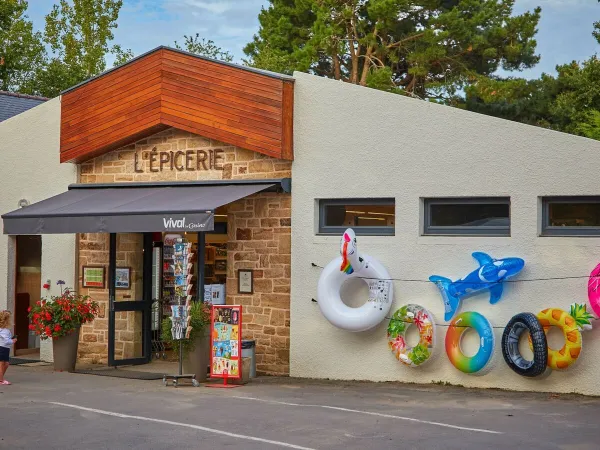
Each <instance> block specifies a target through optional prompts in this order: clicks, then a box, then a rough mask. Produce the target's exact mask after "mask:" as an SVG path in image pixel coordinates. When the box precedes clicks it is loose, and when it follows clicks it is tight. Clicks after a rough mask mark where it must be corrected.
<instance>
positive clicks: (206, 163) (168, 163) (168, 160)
mask: <svg viewBox="0 0 600 450" xmlns="http://www.w3.org/2000/svg"><path fill="white" fill-rule="evenodd" d="M144 153H146V152H144ZM223 153H224V151H223V150H222V149H215V150H185V151H183V150H178V151H172V150H169V151H161V152H159V151H157V150H156V147H155V148H153V149H152V150H151V151H149V152H147V156H146V155H143V156H142V159H147V160H148V164H147V165H144V164H143V163H142V162H140V156H139V154H138V152H136V153H135V159H134V168H135V171H136V172H137V173H143V172H145V171H146V170H148V171H150V172H163V171H165V170H176V171H178V172H183V171H188V172H194V171H197V170H223V161H224V160H225V158H224V157H223Z"/></svg>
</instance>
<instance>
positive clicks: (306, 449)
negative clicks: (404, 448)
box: [48, 402, 315, 450]
mask: <svg viewBox="0 0 600 450" xmlns="http://www.w3.org/2000/svg"><path fill="white" fill-rule="evenodd" d="M48 403H50V404H52V405H57V406H64V407H66V408H74V409H79V410H82V411H89V412H93V413H96V414H103V415H105V416H113V417H120V418H123V419H135V420H145V421H147V422H156V423H163V424H165V425H173V426H177V427H185V428H192V429H194V430H200V431H206V432H208V433H214V434H220V435H222V436H229V437H232V438H237V439H246V440H248V441H256V442H262V443H265V444H272V445H278V446H279V447H286V448H295V449H298V450H315V449H313V448H310V447H302V446H300V445H294V444H288V443H287V442H280V441H272V440H270V439H263V438H259V437H254V436H246V435H244V434H236V433H230V432H229V431H222V430H216V429H214V428H207V427H201V426H200V425H192V424H189V423H180V422H173V421H170V420H162V419H153V418H151V417H142V416H131V415H129V414H121V413H116V412H112V411H104V410H102V409H93V408H86V407H84V406H78V405H71V404H69V403H60V402H48Z"/></svg>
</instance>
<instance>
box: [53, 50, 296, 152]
mask: <svg viewBox="0 0 600 450" xmlns="http://www.w3.org/2000/svg"><path fill="white" fill-rule="evenodd" d="M293 108H294V85H293V79H291V78H289V77H285V76H281V77H279V76H276V75H268V74H263V73H260V72H258V71H252V70H248V69H247V68H243V67H239V66H232V65H229V64H223V63H219V62H216V61H212V60H207V59H204V58H199V57H197V56H194V55H191V54H188V53H184V52H180V51H177V50H173V49H168V48H162V47H161V48H158V49H156V50H154V51H152V52H150V53H148V54H146V55H144V56H142V57H140V58H138V59H136V60H134V61H132V62H130V63H128V64H126V65H124V66H122V67H119V68H117V69H115V70H113V71H110V72H108V73H106V74H104V75H101V76H99V77H97V78H95V79H92V80H90V81H88V82H86V83H84V84H82V85H80V86H76V87H75V88H73V89H71V90H69V91H67V92H65V93H64V94H63V96H62V101H61V135H60V160H61V162H78V163H79V162H83V161H86V160H88V159H91V158H94V157H96V156H98V155H101V154H102V153H106V152H108V151H111V150H114V149H116V148H118V147H121V146H123V145H127V144H129V143H132V142H135V141H136V140H139V139H142V138H144V137H145V136H148V135H150V134H154V133H156V132H158V131H160V130H162V129H165V128H168V127H175V128H179V129H182V130H185V131H189V132H191V133H195V134H199V135H202V136H204V137H208V138H211V139H215V140H219V141H221V142H224V143H227V144H230V145H236V146H238V147H241V148H245V149H248V150H253V151H256V152H259V153H263V154H265V155H269V156H273V157H275V158H280V159H287V160H292V159H293V158H294V153H293V146H292V145H293Z"/></svg>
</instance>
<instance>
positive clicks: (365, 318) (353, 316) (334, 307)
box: [317, 228, 394, 331]
mask: <svg viewBox="0 0 600 450" xmlns="http://www.w3.org/2000/svg"><path fill="white" fill-rule="evenodd" d="M340 253H341V256H339V257H338V258H336V259H334V260H333V261H331V262H330V263H329V264H327V266H325V268H324V269H323V272H322V273H321V277H320V278H319V284H318V287H317V300H318V303H319V308H321V312H322V313H323V315H324V316H325V318H326V319H327V320H329V322H331V323H332V324H333V325H335V326H336V327H338V328H342V329H344V330H348V331H366V330H369V329H371V328H373V327H375V326H376V325H378V324H379V323H381V321H383V319H385V317H386V316H387V315H388V313H389V312H390V308H391V306H392V301H393V298H394V290H393V285H392V283H391V281H390V274H389V273H388V271H387V270H386V269H385V267H383V265H382V264H381V263H380V262H379V261H377V260H376V259H374V258H371V257H370V256H368V255H365V254H362V255H360V254H359V253H358V249H357V247H356V235H355V234H354V231H353V230H352V229H350V228H349V229H347V230H346V231H345V232H344V236H343V237H342V240H341V245H340ZM350 278H364V279H365V281H366V282H367V283H368V284H369V300H368V301H367V302H366V303H365V304H364V305H362V306H360V307H358V308H352V307H350V306H347V305H346V304H344V302H343V301H342V298H341V296H340V289H341V287H342V285H343V284H344V282H345V281H346V280H348V279H350Z"/></svg>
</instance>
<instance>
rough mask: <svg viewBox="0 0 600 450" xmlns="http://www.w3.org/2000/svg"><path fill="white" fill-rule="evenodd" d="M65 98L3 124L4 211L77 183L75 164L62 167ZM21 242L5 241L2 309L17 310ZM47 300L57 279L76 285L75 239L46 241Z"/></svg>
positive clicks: (0, 176)
mask: <svg viewBox="0 0 600 450" xmlns="http://www.w3.org/2000/svg"><path fill="white" fill-rule="evenodd" d="M59 139H60V98H55V99H52V100H50V101H48V102H46V103H43V104H41V105H39V106H36V107H35V108H33V109H30V110H29V111H26V112H24V113H22V114H19V115H18V116H15V117H12V118H10V119H8V120H6V121H4V122H0V155H1V157H2V164H0V192H1V193H2V195H0V212H1V214H5V213H7V212H10V211H13V210H15V209H17V208H18V207H19V206H18V202H19V200H20V199H27V200H28V201H29V202H30V203H35V202H37V201H40V200H44V199H46V198H48V197H51V196H53V195H57V194H60V193H61V192H64V191H65V190H66V189H67V186H68V185H69V184H71V183H75V182H76V180H77V167H76V166H75V165H74V164H60V161H59ZM15 247H16V245H15V238H14V237H9V236H6V235H2V236H1V237H0V282H1V283H4V288H3V289H2V292H3V294H2V295H0V309H9V310H11V311H12V310H13V308H14V279H15V278H14V277H15ZM48 279H49V280H51V283H52V289H51V290H50V291H46V290H45V289H42V286H40V291H41V293H42V296H49V295H51V294H53V295H54V294H59V293H60V289H58V286H56V280H58V279H62V280H65V281H66V283H67V285H68V286H74V285H75V235H45V236H42V284H43V283H44V282H45V280H48ZM40 356H41V358H42V359H43V360H46V361H48V360H52V345H51V343H50V342H49V341H46V342H42V346H41V355H40Z"/></svg>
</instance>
